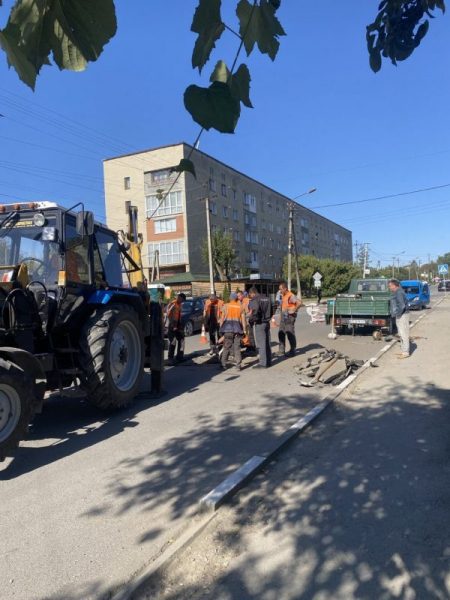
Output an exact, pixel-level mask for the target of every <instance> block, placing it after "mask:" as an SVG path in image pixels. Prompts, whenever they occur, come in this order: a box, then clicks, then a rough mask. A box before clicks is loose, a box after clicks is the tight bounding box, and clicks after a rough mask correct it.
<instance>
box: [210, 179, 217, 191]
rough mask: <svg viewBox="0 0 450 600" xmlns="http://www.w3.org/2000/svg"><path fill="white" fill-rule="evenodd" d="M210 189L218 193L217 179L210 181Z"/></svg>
mask: <svg viewBox="0 0 450 600" xmlns="http://www.w3.org/2000/svg"><path fill="white" fill-rule="evenodd" d="M209 189H210V191H211V192H215V191H216V181H215V179H210V180H209Z"/></svg>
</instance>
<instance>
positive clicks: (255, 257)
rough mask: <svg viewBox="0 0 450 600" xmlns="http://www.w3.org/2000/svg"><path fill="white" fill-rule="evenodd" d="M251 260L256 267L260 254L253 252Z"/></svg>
mask: <svg viewBox="0 0 450 600" xmlns="http://www.w3.org/2000/svg"><path fill="white" fill-rule="evenodd" d="M250 260H251V262H252V263H253V264H255V265H256V266H257V265H258V253H257V252H256V250H252V251H251V252H250Z"/></svg>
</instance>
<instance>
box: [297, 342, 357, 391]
mask: <svg viewBox="0 0 450 600" xmlns="http://www.w3.org/2000/svg"><path fill="white" fill-rule="evenodd" d="M363 364H364V361H363V360H353V359H351V358H349V357H348V356H345V355H344V354H341V353H340V352H337V351H336V350H328V349H327V348H325V349H323V350H321V351H320V352H318V353H317V354H313V355H312V356H310V357H308V358H307V359H306V360H305V362H304V363H301V364H299V365H297V366H295V367H294V371H295V372H296V373H297V375H301V376H302V378H301V379H300V385H303V386H304V387H313V386H315V385H317V384H320V383H326V384H331V385H338V384H339V383H341V382H342V381H344V379H346V378H347V377H348V376H349V375H351V374H352V373H354V372H355V371H357V370H358V369H359V368H360V367H362V365H363Z"/></svg>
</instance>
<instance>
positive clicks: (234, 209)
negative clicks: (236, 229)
mask: <svg viewBox="0 0 450 600" xmlns="http://www.w3.org/2000/svg"><path fill="white" fill-rule="evenodd" d="M237 220H238V211H237V209H236V208H233V221H237Z"/></svg>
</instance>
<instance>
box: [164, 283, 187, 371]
mask: <svg viewBox="0 0 450 600" xmlns="http://www.w3.org/2000/svg"><path fill="white" fill-rule="evenodd" d="M185 300H186V295H185V294H178V295H177V297H176V299H175V300H174V301H173V302H171V303H170V304H169V306H168V307H167V319H168V322H169V324H168V332H167V334H168V338H169V363H172V364H173V362H174V356H175V347H176V350H177V357H176V360H177V362H181V361H182V360H183V358H184V325H183V323H182V320H181V307H182V305H183V302H184V301H185Z"/></svg>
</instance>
